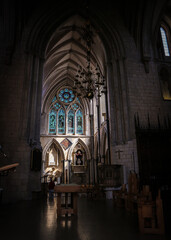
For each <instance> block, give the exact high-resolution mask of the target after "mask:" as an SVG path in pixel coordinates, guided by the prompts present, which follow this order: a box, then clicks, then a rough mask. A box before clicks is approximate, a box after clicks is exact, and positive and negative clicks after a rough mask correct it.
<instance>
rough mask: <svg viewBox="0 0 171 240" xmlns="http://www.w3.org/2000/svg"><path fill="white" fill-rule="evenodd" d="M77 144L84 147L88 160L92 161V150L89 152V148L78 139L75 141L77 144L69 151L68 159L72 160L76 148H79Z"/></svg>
mask: <svg viewBox="0 0 171 240" xmlns="http://www.w3.org/2000/svg"><path fill="white" fill-rule="evenodd" d="M77 144H80V145H81V146H82V147H83V149H84V150H85V153H86V157H87V160H90V159H91V154H90V150H89V148H88V146H87V145H86V144H85V143H84V142H83V141H82V140H81V139H80V138H79V139H77V140H76V141H75V143H73V145H72V147H71V148H70V149H69V151H68V155H67V158H68V159H69V160H71V159H72V153H73V150H74V148H75V147H76V146H77Z"/></svg>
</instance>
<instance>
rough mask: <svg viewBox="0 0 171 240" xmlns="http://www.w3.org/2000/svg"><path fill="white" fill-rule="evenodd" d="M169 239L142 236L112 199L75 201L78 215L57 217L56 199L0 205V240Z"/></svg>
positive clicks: (133, 220) (132, 218)
mask: <svg viewBox="0 0 171 240" xmlns="http://www.w3.org/2000/svg"><path fill="white" fill-rule="evenodd" d="M13 239H16V240H20V239H22V240H27V239H29V240H126V239H129V240H169V239H171V236H158V235H142V234H140V233H139V231H138V220H137V216H136V214H135V215H132V214H130V213H128V212H127V211H125V210H124V209H119V208H116V207H115V206H114V205H113V201H112V200H89V199H86V198H79V200H78V216H77V217H74V216H71V217H61V218H59V217H58V218H57V215H56V199H54V200H49V199H48V198H47V199H41V200H32V201H24V202H19V203H15V204H8V205H0V240H13Z"/></svg>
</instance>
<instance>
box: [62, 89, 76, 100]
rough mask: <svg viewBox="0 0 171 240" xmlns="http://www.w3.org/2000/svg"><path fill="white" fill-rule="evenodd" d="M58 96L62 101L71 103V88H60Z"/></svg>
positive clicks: (72, 95)
mask: <svg viewBox="0 0 171 240" xmlns="http://www.w3.org/2000/svg"><path fill="white" fill-rule="evenodd" d="M58 97H59V99H60V101H61V102H63V103H71V102H72V101H73V100H74V98H75V95H74V93H73V91H72V90H70V89H68V88H65V89H62V90H60V92H59V95H58Z"/></svg>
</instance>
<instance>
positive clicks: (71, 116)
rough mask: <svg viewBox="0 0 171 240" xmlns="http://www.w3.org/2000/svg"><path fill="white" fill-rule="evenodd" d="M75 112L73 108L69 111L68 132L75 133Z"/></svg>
mask: <svg viewBox="0 0 171 240" xmlns="http://www.w3.org/2000/svg"><path fill="white" fill-rule="evenodd" d="M74 120H75V113H74V111H73V110H72V109H70V110H69V112H68V133H72V134H73V133H74V125H75V121H74Z"/></svg>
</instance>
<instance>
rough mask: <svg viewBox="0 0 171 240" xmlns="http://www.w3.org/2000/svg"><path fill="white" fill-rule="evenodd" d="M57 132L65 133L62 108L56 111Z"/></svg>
mask: <svg viewBox="0 0 171 240" xmlns="http://www.w3.org/2000/svg"><path fill="white" fill-rule="evenodd" d="M58 133H59V134H65V111H64V109H62V108H61V109H60V110H59V112H58Z"/></svg>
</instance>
